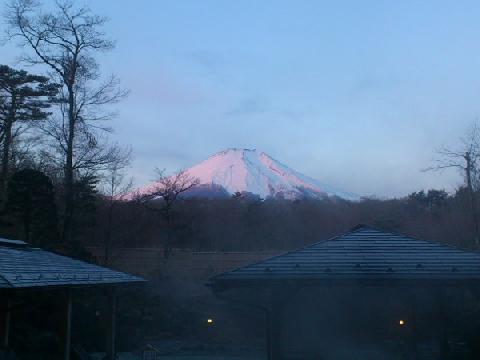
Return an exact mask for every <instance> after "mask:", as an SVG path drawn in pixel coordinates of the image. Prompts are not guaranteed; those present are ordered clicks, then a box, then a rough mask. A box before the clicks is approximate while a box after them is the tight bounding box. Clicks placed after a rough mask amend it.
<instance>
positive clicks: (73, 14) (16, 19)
mask: <svg viewBox="0 0 480 360" xmlns="http://www.w3.org/2000/svg"><path fill="white" fill-rule="evenodd" d="M6 19H7V22H8V24H9V30H8V32H7V35H8V36H9V38H10V39H13V38H17V39H20V45H22V46H25V47H27V48H30V49H31V52H30V53H29V54H24V55H23V56H22V60H23V61H24V62H25V63H27V64H30V65H38V64H40V65H46V66H47V67H48V68H49V71H50V74H51V76H52V77H53V78H55V80H56V81H57V82H58V83H60V84H62V89H61V92H60V95H59V96H58V104H59V108H60V111H59V113H60V115H59V116H58V118H57V119H56V121H55V122H52V123H51V124H50V126H49V127H48V130H47V132H48V133H49V134H50V135H52V136H53V138H54V139H55V140H57V141H58V150H59V153H60V154H61V155H62V162H63V164H62V165H63V170H64V186H65V194H64V219H63V234H62V235H63V239H64V241H69V240H70V239H71V237H72V220H73V211H74V178H75V158H76V157H78V156H79V155H80V154H79V148H83V146H82V145H83V144H85V143H86V144H87V145H88V147H89V151H88V153H89V154H91V153H92V152H95V151H94V150H93V149H99V147H98V146H97V145H98V139H97V137H98V135H97V134H98V132H97V131H98V130H103V131H105V130H106V131H108V130H109V128H108V127H106V126H105V124H104V121H105V120H108V119H110V118H111V117H112V116H113V115H114V114H113V113H112V112H108V111H105V105H109V104H113V103H116V102H118V101H120V100H121V99H123V98H124V97H125V96H126V95H127V92H126V91H124V90H122V89H120V88H119V86H118V85H119V84H118V80H117V79H116V78H115V77H114V76H111V77H110V78H108V79H107V80H106V81H104V82H101V81H100V73H99V66H98V63H97V61H96V59H95V57H94V56H95V54H97V53H100V52H105V51H109V50H111V49H113V47H114V43H113V42H112V41H111V40H108V39H107V38H106V37H105V34H104V32H103V31H102V28H103V26H104V25H105V22H106V18H104V17H101V16H97V15H92V14H91V12H90V10H89V9H88V8H86V7H79V8H78V7H75V6H74V4H73V2H72V1H69V0H58V1H56V2H55V10H54V11H53V12H47V13H45V12H42V9H41V7H40V5H39V3H38V2H37V1H34V0H12V1H11V3H10V5H9V6H7V12H6ZM87 140H88V141H87ZM97 155H98V154H97ZM100 158H102V157H101V156H100Z"/></svg>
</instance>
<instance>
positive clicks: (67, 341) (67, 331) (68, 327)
mask: <svg viewBox="0 0 480 360" xmlns="http://www.w3.org/2000/svg"><path fill="white" fill-rule="evenodd" d="M66 295H67V314H66V315H67V316H66V324H65V325H66V327H65V360H70V352H71V346H72V291H71V290H67V294H66Z"/></svg>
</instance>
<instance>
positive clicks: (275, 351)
mask: <svg viewBox="0 0 480 360" xmlns="http://www.w3.org/2000/svg"><path fill="white" fill-rule="evenodd" d="M285 301H286V294H285V292H284V291H281V290H280V289H272V290H271V293H270V308H269V311H268V320H269V322H268V331H269V335H268V340H269V341H268V343H269V356H268V359H269V360H280V359H281V358H282V349H281V342H282V340H281V334H282V320H281V319H282V311H283V306H284V304H285Z"/></svg>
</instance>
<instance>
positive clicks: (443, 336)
mask: <svg viewBox="0 0 480 360" xmlns="http://www.w3.org/2000/svg"><path fill="white" fill-rule="evenodd" d="M445 298H446V296H445V291H444V290H443V289H439V291H438V292H437V299H438V311H439V314H438V315H439V318H440V321H441V325H440V359H442V360H444V359H448V353H449V349H448V333H447V316H446V309H445V306H446V304H445V301H446V299H445Z"/></svg>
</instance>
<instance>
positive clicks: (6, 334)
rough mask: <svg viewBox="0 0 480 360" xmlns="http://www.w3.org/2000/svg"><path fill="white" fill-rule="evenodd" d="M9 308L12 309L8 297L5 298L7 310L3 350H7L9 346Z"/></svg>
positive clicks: (10, 314) (10, 315)
mask: <svg viewBox="0 0 480 360" xmlns="http://www.w3.org/2000/svg"><path fill="white" fill-rule="evenodd" d="M11 307H12V301H11V299H10V298H9V297H8V298H7V308H6V309H5V311H6V313H5V330H4V331H5V333H4V335H3V336H4V339H3V347H4V348H5V349H8V348H9V346H10V322H11V317H12V312H11Z"/></svg>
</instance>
